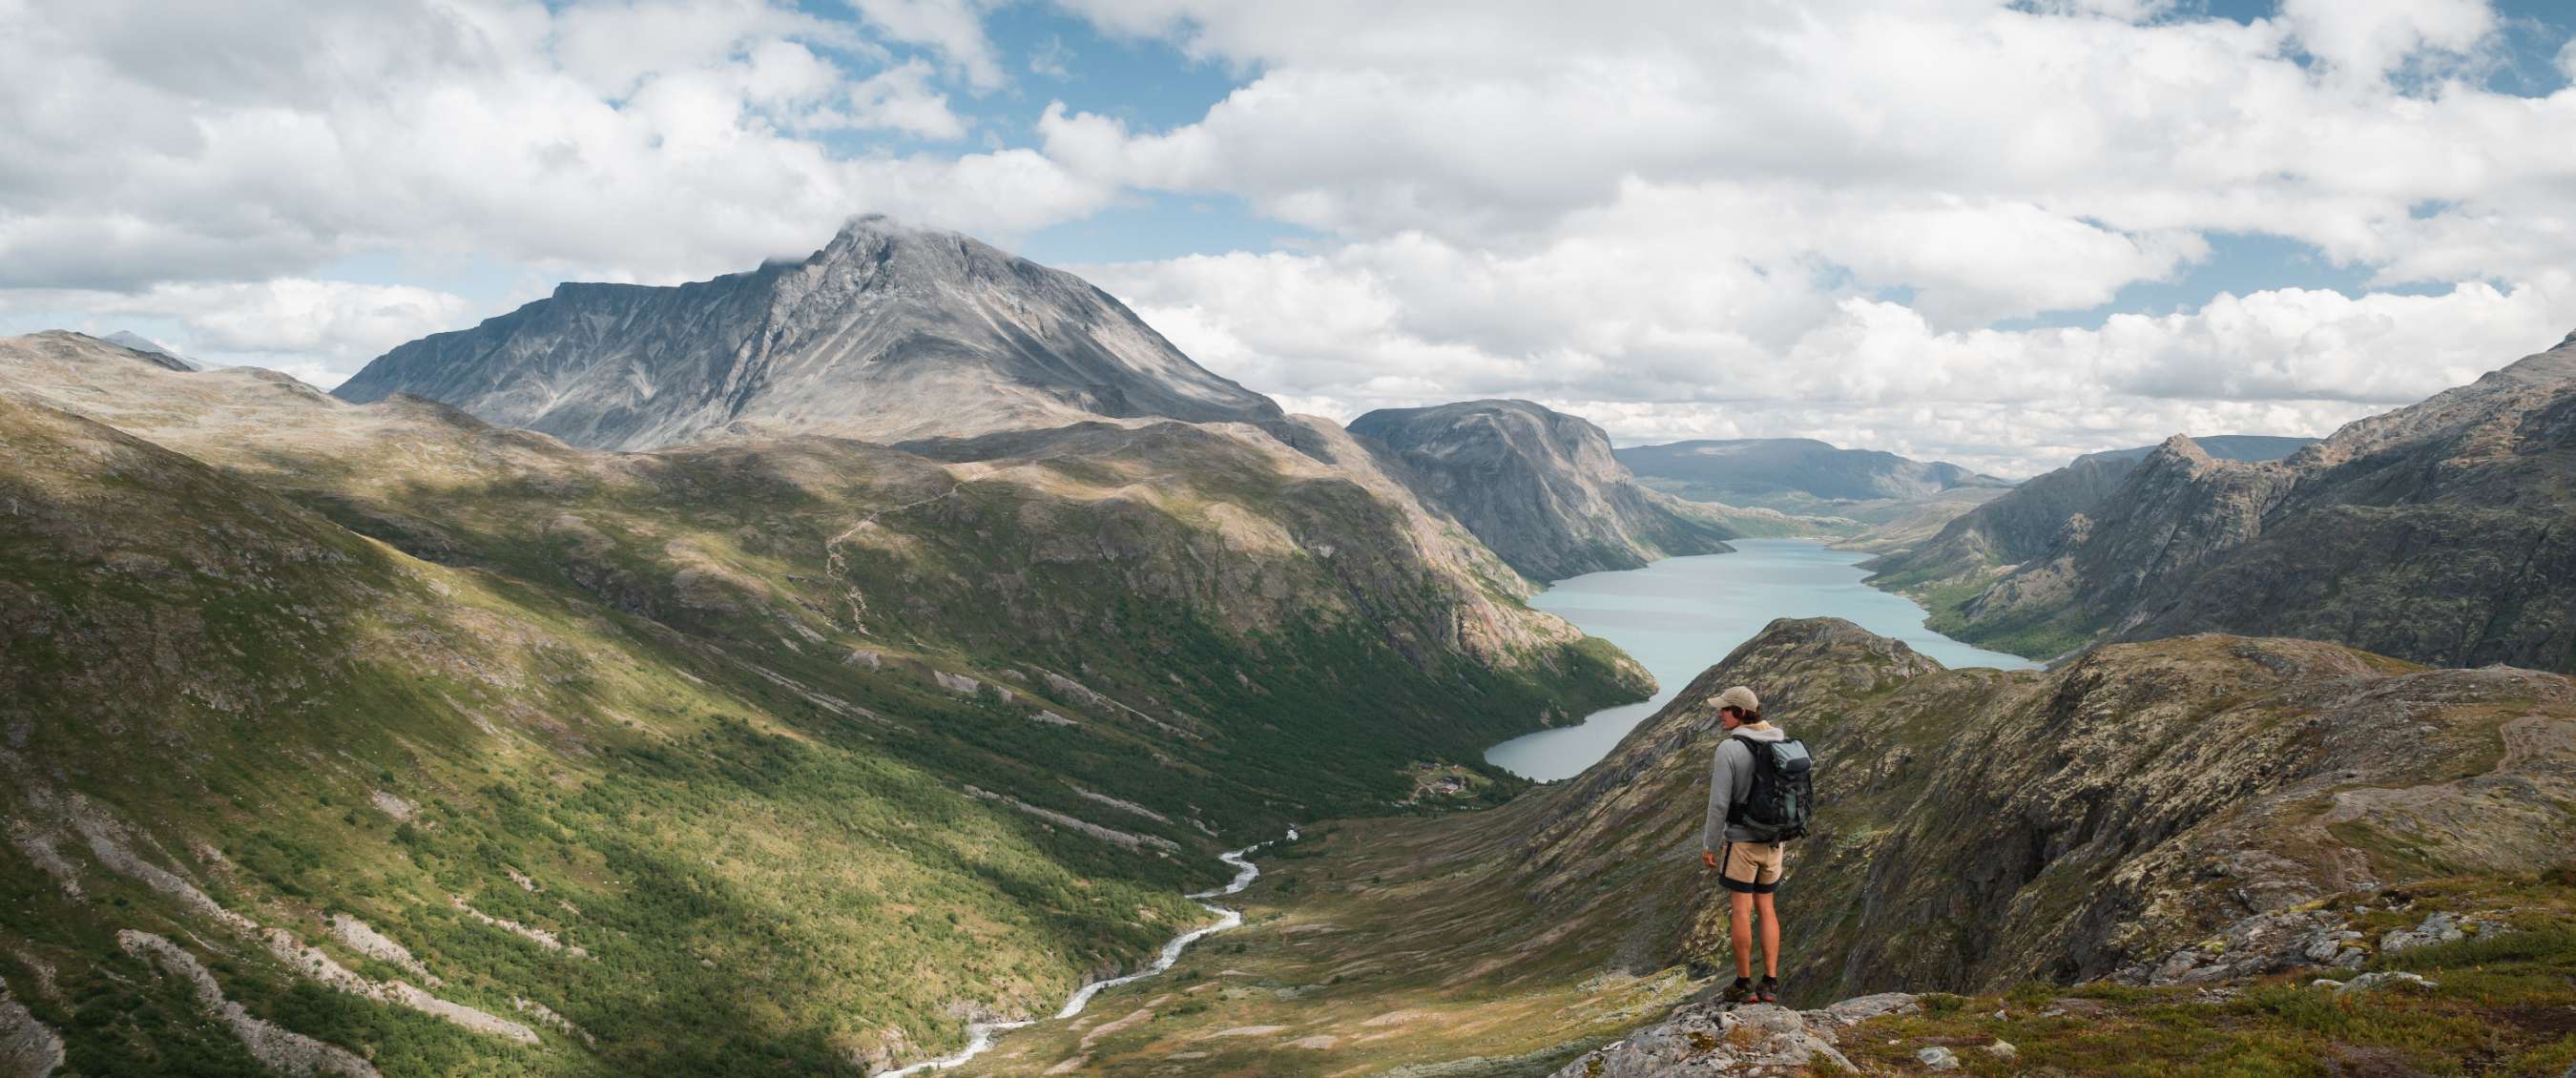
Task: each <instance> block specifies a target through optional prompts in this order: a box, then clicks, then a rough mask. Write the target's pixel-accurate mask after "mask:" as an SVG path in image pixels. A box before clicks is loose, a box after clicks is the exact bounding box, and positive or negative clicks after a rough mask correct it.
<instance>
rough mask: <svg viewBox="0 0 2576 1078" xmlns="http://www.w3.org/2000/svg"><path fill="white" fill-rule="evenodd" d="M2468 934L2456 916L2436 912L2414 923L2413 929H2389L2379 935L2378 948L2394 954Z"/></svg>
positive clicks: (2464, 936)
mask: <svg viewBox="0 0 2576 1078" xmlns="http://www.w3.org/2000/svg"><path fill="white" fill-rule="evenodd" d="M2468 935H2469V934H2468V933H2467V932H2464V931H2462V930H2461V928H2460V919H2459V918H2458V917H2455V916H2453V915H2451V914H2448V913H2436V914H2432V915H2431V916H2428V917H2426V918H2424V923H2422V924H2419V925H2416V926H2415V927H2414V928H2413V929H2403V928H2396V929H2390V930H2389V931H2388V932H2387V933H2386V934H2385V935H2382V936H2380V937H2379V950H2380V953H2382V954H2396V953H2397V952H2399V951H2405V950H2412V949H2414V948H2417V947H2423V946H2426V945H2428V944H2435V943H2449V942H2451V941H2453V940H2460V939H2467V938H2468Z"/></svg>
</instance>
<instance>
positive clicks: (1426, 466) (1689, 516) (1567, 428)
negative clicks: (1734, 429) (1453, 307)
mask: <svg viewBox="0 0 2576 1078" xmlns="http://www.w3.org/2000/svg"><path fill="white" fill-rule="evenodd" d="M1350 431H1351V434H1353V435H1354V436H1356V437H1358V438H1360V439H1361V440H1362V441H1363V442H1364V443H1366V444H1367V445H1368V446H1369V447H1370V448H1371V450H1372V451H1374V452H1376V453H1377V454H1378V455H1379V457H1380V458H1381V459H1383V460H1384V461H1386V464H1387V467H1388V470H1389V471H1391V472H1393V473H1395V475H1396V476H1397V477H1398V478H1399V479H1401V480H1403V481H1404V483H1405V484H1406V485H1407V486H1409V487H1411V488H1412V489H1413V491H1414V494H1415V496H1417V497H1419V498H1420V499H1421V500H1422V502H1423V504H1425V505H1428V506H1431V507H1433V508H1436V509H1438V510H1440V511H1442V512H1445V513H1447V514H1449V515H1450V516H1452V517H1454V518H1456V519H1457V520H1458V522H1459V523H1460V524H1462V525H1465V526H1466V528H1467V530H1468V531H1470V532H1473V533H1474V534H1475V536H1476V537H1477V538H1479V539H1482V540H1484V541H1485V545H1486V546H1489V547H1491V548H1493V550H1494V553H1496V554H1499V555H1501V556H1502V558H1503V560H1504V561H1506V562H1509V563H1510V564H1511V566H1512V567H1513V568H1515V569H1518V570H1520V571H1521V572H1523V573H1526V574H1528V575H1529V576H1531V577H1533V578H1535V579H1539V580H1560V579H1563V578H1565V577H1570V576H1578V575H1581V574H1583V573H1591V572H1600V571H1603V570H1608V569H1634V568H1636V567H1638V566H1641V565H1644V564H1646V563H1647V562H1648V561H1651V560H1653V559H1655V558H1658V557H1665V556H1672V555H1682V554H1712V553H1717V552H1720V551H1724V550H1727V549H1729V548H1728V547H1727V546H1726V543H1725V540H1726V539H1728V538H1730V537H1732V534H1733V533H1732V532H1730V531H1729V530H1728V529H1726V528H1725V527H1723V526H1722V525H1719V524H1718V523H1716V522H1714V521H1712V520H1709V519H1706V518H1705V517H1703V516H1702V515H1700V514H1698V513H1696V512H1694V511H1693V509H1692V507H1690V506H1689V505H1687V504H1686V503H1683V502H1680V501H1679V500H1678V499H1673V498H1668V497H1664V496H1661V495H1657V494H1655V493H1654V492H1652V491H1648V490H1646V489H1645V488H1643V487H1640V486H1638V485H1637V483H1636V479H1635V477H1634V476H1632V475H1630V474H1629V472H1628V469H1627V467H1626V466H1624V465H1622V464H1620V463H1619V462H1618V460H1617V459H1616V458H1615V457H1613V456H1612V454H1611V451H1610V436H1609V435H1607V434H1605V433H1603V432H1602V430H1601V428H1599V427H1596V426H1594V425H1592V423H1590V422H1589V421H1587V420H1584V419H1581V418H1578V417H1576V416H1570V415H1566V414H1564V413H1561V412H1556V411H1552V410H1550V409H1547V408H1544V407H1541V406H1539V405H1536V404H1532V403H1530V402H1528V401H1506V400H1492V401H1467V402H1463V403H1459V404H1444V405H1441V406H1439V407H1436V408H1387V409H1380V410H1378V411H1374V412H1370V413H1369V414H1367V415H1364V416H1361V417H1359V418H1358V419H1355V420H1352V421H1351V425H1350Z"/></svg>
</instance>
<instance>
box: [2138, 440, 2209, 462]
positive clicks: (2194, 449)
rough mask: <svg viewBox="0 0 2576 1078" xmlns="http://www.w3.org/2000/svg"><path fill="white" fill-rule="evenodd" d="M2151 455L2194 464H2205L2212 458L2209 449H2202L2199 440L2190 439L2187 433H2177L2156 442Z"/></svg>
mask: <svg viewBox="0 0 2576 1078" xmlns="http://www.w3.org/2000/svg"><path fill="white" fill-rule="evenodd" d="M2151 455H2152V456H2158V457H2170V458H2175V459H2180V460H2185V461H2189V462H2191V463H2194V464H2207V463H2210V462H2211V460H2212V458H2211V457H2210V455H2209V451H2208V450H2206V449H2202V448H2201V447H2200V443H2199V442H2195V441H2192V440H2191V435H2188V434H2177V435H2174V436H2172V437H2170V438H2167V439H2165V440H2164V441H2161V442H2158V443H2156V448H2155V452H2154V453H2153V454H2151Z"/></svg>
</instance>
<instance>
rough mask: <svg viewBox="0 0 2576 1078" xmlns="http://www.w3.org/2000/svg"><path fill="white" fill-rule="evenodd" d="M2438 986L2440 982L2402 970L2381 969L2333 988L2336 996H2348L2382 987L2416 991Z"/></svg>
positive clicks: (2429, 989) (2428, 989)
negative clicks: (2387, 970) (2381, 970)
mask: <svg viewBox="0 0 2576 1078" xmlns="http://www.w3.org/2000/svg"><path fill="white" fill-rule="evenodd" d="M2439 987H2441V984H2440V982H2437V981H2428V980H2425V979H2424V978H2422V977H2420V976H2417V975H2415V974H2412V973H2406V972H2403V971H2399V972H2384V971H2383V972H2379V973H2365V974H2362V975H2361V976H2359V977H2355V978H2353V979H2351V980H2349V981H2345V982H2344V983H2343V984H2342V985H2341V986H2339V987H2337V988H2336V989H2335V994H2336V995H2338V996H2348V995H2351V994H2352V993H2355V992H2375V991H2378V990H2380V989H2383V988H2412V989H2415V990H2417V991H2431V990H2433V989H2435V988H2439Z"/></svg>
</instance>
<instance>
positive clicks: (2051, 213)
mask: <svg viewBox="0 0 2576 1078" xmlns="http://www.w3.org/2000/svg"><path fill="white" fill-rule="evenodd" d="M1070 6H1073V7H1075V8H1077V9H1079V10H1081V11H1083V12H1084V13H1085V14H1086V15H1087V16H1088V17H1090V18H1091V19H1092V20H1093V21H1094V22H1095V23H1096V24H1098V25H1100V26H1101V27H1102V28H1103V29H1104V30H1107V31H1110V32H1114V33H1125V34H1145V35H1159V36H1162V37H1165V38H1167V39H1169V40H1171V41H1172V42H1174V43H1175V44H1177V45H1179V46H1180V47H1181V48H1183V49H1185V50H1186V51H1188V52H1189V53H1191V54H1192V55H1194V56H1198V57H1201V58H1204V59H1207V60H1209V61H1212V62H1225V63H1231V64H1236V65H1239V66H1241V67H1243V68H1244V69H1245V70H1248V71H1255V72H1257V76H1255V77H1253V78H1251V81H1249V82H1248V83H1247V84H1246V85H1244V86H1242V87H1241V88H1239V89H1237V90H1235V91H1234V92H1233V93H1232V94H1230V95H1229V96H1228V97H1227V98H1225V99H1224V100H1223V101H1221V102H1219V103H1217V104H1216V105H1215V106H1213V107H1212V108H1210V109H1209V110H1208V111H1207V113H1206V115H1205V116H1203V117H1201V118H1199V119H1198V120H1196V121H1193V122H1189V123H1185V124H1180V125H1177V126H1174V127H1171V128H1168V129H1162V130H1140V129H1137V128H1135V127H1133V126H1132V125H1131V124H1130V123H1129V122H1128V121H1125V120H1122V119H1120V118H1117V117H1114V116H1110V115H1105V114H1101V113H1097V112H1088V111H1083V110H1078V109H1074V108H1071V107H1068V106H1065V105H1062V104H1056V105H1051V106H1050V107H1049V108H1048V109H1047V110H1046V111H1045V112H1044V113H1043V114H1042V115H1041V117H1040V119H1039V122H1038V131H1039V133H1040V136H1041V138H1042V139H1043V140H1044V145H1045V148H1046V152H1047V154H1048V155H1049V156H1050V157H1051V158H1053V159H1055V160H1057V161H1058V162H1060V163H1062V164H1063V165H1065V166H1066V167H1067V168H1068V169H1070V170H1071V171H1073V172H1075V173H1076V174H1078V175H1082V176H1086V177H1090V178H1094V179H1097V180H1099V181H1101V182H1103V183H1108V184H1114V185H1117V186H1120V187H1125V188H1130V189H1143V190H1153V191H1175V192H1185V193H1216V194H1229V195H1234V196H1237V197H1240V198H1242V199H1244V200H1245V201H1246V202H1247V203H1248V204H1250V205H1252V206H1254V207H1255V208H1256V209H1258V210H1259V211H1260V212H1262V213H1265V214H1268V215H1271V216H1275V217H1278V218H1281V219H1283V220H1289V221H1293V222H1296V223H1299V224H1302V225H1306V226H1308V227H1310V228H1313V229H1315V230H1317V231H1319V232H1321V233H1323V234H1324V235H1325V236H1326V237H1327V239H1326V241H1325V242H1324V243H1322V244H1320V245H1318V246H1317V247H1315V248H1314V249H1313V250H1311V251H1310V252H1308V253H1303V254H1295V255H1289V254H1269V255H1251V254H1238V255H1229V256H1219V257H1194V258H1185V259H1176V260H1172V261H1169V262H1164V263H1159V264H1150V265H1120V266H1112V267H1100V268H1098V270H1097V272H1098V274H1099V276H1100V277H1101V278H1102V279H1103V281H1104V283H1105V284H1107V285H1108V286H1109V287H1110V288H1112V290H1113V291H1117V292H1118V293H1119V294H1120V295H1121V296H1122V297H1125V298H1127V299H1129V300H1130V302H1131V303H1133V304H1135V305H1136V306H1137V307H1138V309H1139V310H1140V311H1141V312H1143V313H1145V315H1146V317H1147V318H1148V319H1150V320H1152V321H1154V322H1155V323H1156V324H1157V325H1158V326H1162V327H1163V328H1164V329H1165V331H1166V332H1167V333H1168V334H1169V335H1171V336H1172V337H1173V338H1174V339H1175V340H1176V341H1178V342H1179V343H1181V344H1182V345H1183V347H1185V348H1187V349H1189V350H1191V351H1192V354H1194V355H1197V356H1199V357H1200V358H1201V359H1202V360H1203V361H1205V362H1208V363H1210V364H1211V365H1212V366H1216V367H1217V368H1218V369H1219V370H1221V371H1223V372H1225V373H1228V374H1230V375H1233V376H1234V377H1236V378H1238V379H1240V380H1243V381H1245V382H1246V383H1247V384H1251V385H1255V386H1259V387H1261V388H1263V389H1265V390H1272V391H1276V392H1279V393H1282V394H1284V395H1287V396H1289V397H1291V398H1294V399H1301V400H1306V401H1310V402H1316V403H1317V404H1318V406H1319V407H1326V408H1327V409H1328V410H1330V411H1333V412H1335V413H1351V412H1356V411H1357V410H1363V409H1365V408H1367V407H1374V406H1379V405H1386V404H1417V403H1427V402H1429V401H1433V400H1438V399H1444V398H1456V397H1467V396H1479V395H1522V396H1536V397H1539V398H1541V399H1548V400H1556V401H1564V402H1576V403H1579V404H1580V405H1582V406H1583V408H1589V409H1593V410H1594V411H1586V413H1585V414H1589V415H1593V417H1594V418H1596V419H1599V420H1601V421H1602V422H1604V424H1605V425H1607V426H1609V427H1610V428H1611V429H1612V430H1613V431H1614V433H1618V434H1621V435H1622V436H1623V437H1630V438H1648V437H1654V436H1672V435H1678V434H1682V433H1685V432H1702V433H1706V432H1710V431H1733V432H1742V433H1751V432H1761V433H1768V434H1807V435H1815V436H1822V437H1828V438H1834V437H1843V438H1859V439H1862V444H1873V445H1887V446H1889V447H1891V448H1895V447H1898V446H1900V445H1908V446H1915V447H1918V448H1928V449H1933V450H1938V451H1940V452H1943V453H1947V454H1949V455H1951V456H1954V457H1956V458H1959V459H1962V460H1963V461H1964V462H1973V463H1979V464H1982V465H1986V466H1994V467H2007V466H2009V467H2010V469H2011V470H2015V471H2020V472H2027V471H2030V470H2033V469H2034V468H2036V467H2039V466H2044V465H2045V464H2047V463H2051V462H2052V461H2051V460H2050V459H2049V458H2048V455H2049V454H2059V455H2060V456H2059V459H2062V455H2063V453H2065V452H2067V451H2069V450H2070V449H2093V448H2101V447H2103V446H2104V445H2108V444H2134V443H2135V442H2136V441H2140V440H2144V441H2153V440H2155V439H2156V438H2159V437H2162V436H2163V435H2164V434H2169V433H2172V431H2173V430H2174V429H2182V427H2180V426H2168V424H2178V425H2182V426H2187V427H2189V428H2190V429H2199V430H2202V431H2204V432H2210V431H2212V430H2213V429H2214V428H2212V427H2208V426H2201V424H2223V425H2225V426H2226V427H2228V428H2233V429H2236V430H2254V431H2257V432H2260V431H2264V430H2273V431H2289V432H2294V433H2322V432H2323V431H2325V430H2327V429H2330V428H2331V427H2332V426H2333V425H2335V424H2337V423H2340V422H2343V421H2345V420H2348V419H2351V418H2353V417H2355V416H2357V415H2360V414H2366V413H2367V412H2369V411H2375V410H2384V409H2385V408H2386V407H2388V406H2390V405H2394V404H2399V403H2404V402H2407V401H2411V400H2413V399H2417V398H2420V397H2421V396H2423V395H2425V394H2428V393H2431V392H2433V391H2436V390H2438V389H2441V388H2443V387H2445V386H2447V385H2451V384H2455V383H2456V382H2458V381H2465V380H2467V379H2468V378H2471V377H2474V376H2475V375H2476V374H2477V373H2478V372H2480V371H2482V370H2485V369H2487V368H2489V367H2492V366H2495V365H2500V364H2501V363H2503V362H2505V361H2508V360H2510V359H2512V358H2513V357H2515V356H2518V355H2521V354H2523V353H2525V352H2528V351H2531V350H2533V349H2535V348H2537V347H2540V346H2544V345H2546V344H2548V343H2550V342H2553V341H2555V340H2556V339H2557V338H2558V337H2559V336H2560V335H2562V334H2563V333H2564V332H2565V331H2566V329H2567V327H2568V326H2570V325H2576V290H2571V288H2570V286H2569V284H2568V277H2567V272H2568V271H2567V267H2566V262H2565V251H2566V250H2567V249H2568V245H2569V243H2570V242H2576V216H2571V214H2570V212H2569V210H2568V207H2567V203H2566V198H2565V192H2566V191H2567V190H2569V189H2571V187H2576V143H2571V142H2570V141H2569V140H2567V139H2565V138H2563V137H2560V135H2559V132H2563V131H2564V130H2566V129H2568V128H2570V127H2571V126H2576V90H2570V91H2562V92H2560V93H2558V94H2556V95H2554V96H2551V97H2548V98H2543V99H2533V98H2516V97H2509V96H2505V95H2502V94H2498V93H2492V92H2488V91H2486V90H2484V89H2481V88H2480V87H2479V86H2478V85H2477V84H2476V83H2474V82H2473V81H2469V80H2467V79H2464V78H2461V77H2455V76H2463V75H2465V74H2468V73H2472V72H2474V71H2475V70H2476V69H2477V68H2478V66H2479V65H2480V64H2483V63H2489V62H2491V61H2492V57H2489V56H2486V55H2484V53H2485V51H2486V50H2489V49H2491V48H2493V47H2494V44H2495V36H2496V35H2495V28H2496V20H2495V18H2494V16H2493V13H2492V12H2491V11H2490V10H2489V9H2488V8H2487V7H2486V5H2485V4H2483V3H2479V2H2460V0H2438V2H2429V3H2422V4H2415V3H2394V2H2391V3H2349V4H2346V3H2334V4H2326V3H2305V2H2297V0H2293V2H2292V3H2289V4H2287V5H2285V7H2284V10H2283V11H2282V13H2281V14H2280V15H2279V16H2278V17H2276V18H2271V19H2260V20H2254V21H2252V22H2250V23H2237V22H2233V21H2228V20H2214V19H2207V18H2197V17H2189V13H2188V12H2185V11H2183V10H2181V9H2180V7H2179V6H2178V5H2173V4H2165V3H2148V2H2137V3H2130V2H2074V0H2070V2H2066V3H2054V4H2039V5H2006V4H2001V3H1985V2H1974V0H1922V2H1916V3H1905V4H1886V3H1861V2H1856V0H1853V2H1820V3H1813V4H1802V5H1772V4H1758V3H1740V4H1720V5H1706V4H1700V3H1659V2H1653V0H1629V2H1623V3H1615V4H1612V5H1611V6H1610V7H1609V8H1608V9H1606V10H1596V9H1588V8H1587V9H1576V8H1573V7H1569V6H1566V5H1551V4H1516V3H1503V4H1493V3H1483V2H1470V0H1456V2H1454V3H1439V2H1426V3H1421V4H1408V5H1401V6H1397V7H1387V6H1384V5H1376V4H1367V3H1361V2H1358V0H1349V2H1343V0H1315V2H1312V3H1307V4H1300V5H1296V6H1295V7H1294V9H1293V10H1290V9H1285V8H1282V7H1279V6H1270V5H1242V4H1231V3H1218V2H1206V3H1202V2H1198V0H1070ZM2228 233H2234V234H2255V235H2269V236H2279V237H2285V238H2288V239H2291V240H2294V241H2298V242H2299V243H2302V244H2306V245H2309V246H2311V247H2313V248H2314V249H2315V250H2316V251H2317V252H2318V254H2319V256H2320V261H2321V262H2323V263H2324V264H2326V265H2329V266H2337V267H2360V268H2364V269H2366V270H2367V271H2368V272H2367V276H2368V277H2369V278H2370V279H2371V280H2372V281H2373V283H2374V286H2375V287H2380V288H2394V287H2396V286H2400V285H2408V286H2413V287H2409V288H2407V289H2406V290H2405V291H2406V292H2407V293H2429V294H2399V293H2396V292H2385V293H2371V294H2365V295H2360V296H2347V295H2343V294H2340V293H2335V292H2330V291H2318V290H2309V289H2300V288H2290V287H2284V288H2274V289H2265V290H2257V291H2253V292H2252V294H2249V295H2242V296H2237V295H2222V296H2219V297H2217V298H2215V299H2213V300H2211V301H2209V302H2207V303H2205V304H2201V305H2199V306H2198V307H2197V309H2188V310H2185V311H2182V312H2179V313H2174V314H2162V313H2158V314H2153V315H2150V314H2145V313H2129V314H2115V315H2111V316H2108V317H2107V318H2101V316H2095V317H2096V318H2100V321H2099V322H2098V324H2095V325H2092V326H2089V327H2079V328H2075V329H2064V330H2055V329H2049V330H2026V331H2018V332H2016V331H1999V330H1995V329H1992V328H1991V327H1993V326H1994V325H1995V324H1997V323H1998V322H2002V321H2005V320H2010V319H2018V318H2027V317H2031V316H2034V315H2041V314H2047V313H2051V312H2066V311H2088V310H2093V309H2096V308H2102V307H2106V306H2112V307H2115V308H2116V305H2117V304H2118V303H2119V302H2120V301H2121V300H2122V298H2123V297H2124V296H2127V295H2129V293H2128V292H2126V291H2125V290H2126V289H2128V288H2130V287H2131V286H2134V285H2140V284H2148V283H2157V282H2169V281H2173V280H2175V279H2177V278H2178V277H2180V276H2181V275H2182V274H2184V273H2185V272H2187V271H2189V270H2191V269H2193V268H2195V267H2199V266H2202V265H2204V264H2206V263H2207V262H2209V261H2210V260H2211V259H2212V258H2214V257H2218V256H2216V255H2214V254H2213V248H2212V245H2211V243H2210V238H2211V237H2212V236H2213V235H2217V234H2228ZM2425 285H2431V286H2432V287H2430V288H2426V287H2423V286H2425Z"/></svg>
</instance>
